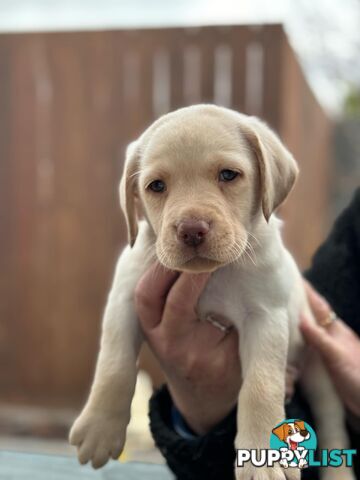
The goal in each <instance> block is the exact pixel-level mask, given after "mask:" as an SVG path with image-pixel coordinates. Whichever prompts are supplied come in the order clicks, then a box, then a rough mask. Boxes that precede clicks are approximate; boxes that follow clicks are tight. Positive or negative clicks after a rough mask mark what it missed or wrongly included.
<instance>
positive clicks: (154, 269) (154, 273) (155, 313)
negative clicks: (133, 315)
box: [135, 263, 179, 332]
mask: <svg viewBox="0 0 360 480" xmlns="http://www.w3.org/2000/svg"><path fill="white" fill-rule="evenodd" d="M178 276H179V274H178V273H177V272H173V271H170V270H166V269H165V268H164V267H162V266H161V265H160V264H159V263H154V265H152V266H151V267H150V268H149V269H148V270H147V271H146V272H145V273H144V275H143V276H142V277H141V279H140V280H139V282H138V284H137V287H136V290H135V308H136V312H137V314H138V316H139V319H140V323H141V326H142V328H143V330H144V332H147V331H149V330H151V329H153V328H155V327H156V326H157V325H158V324H159V323H160V322H161V317H162V313H163V309H164V305H165V301H166V297H167V294H168V292H169V290H170V289H171V287H172V286H173V284H174V282H175V281H176V279H177V278H178Z"/></svg>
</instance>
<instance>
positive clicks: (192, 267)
mask: <svg viewBox="0 0 360 480" xmlns="http://www.w3.org/2000/svg"><path fill="white" fill-rule="evenodd" d="M158 260H159V262H160V263H161V264H162V265H164V267H166V268H168V269H169V270H177V271H178V272H188V273H207V272H214V271H215V270H217V269H218V268H220V267H222V266H224V264H223V263H222V262H219V261H216V260H212V259H209V258H205V257H201V256H194V257H192V258H190V259H188V260H179V261H167V259H165V258H162V259H160V258H158Z"/></svg>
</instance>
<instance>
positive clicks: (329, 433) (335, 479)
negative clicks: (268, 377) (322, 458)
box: [301, 350, 355, 480]
mask: <svg viewBox="0 0 360 480" xmlns="http://www.w3.org/2000/svg"><path fill="white" fill-rule="evenodd" d="M301 384H302V387H303V389H304V392H305V393H306V397H307V399H308V401H309V404H310V407H311V411H312V413H313V415H314V420H315V425H314V428H315V429H316V434H317V437H318V441H319V448H320V449H321V450H322V449H327V450H332V449H344V448H349V438H348V435H347V432H346V428H345V419H344V408H343V405H342V404H341V401H340V399H339V397H338V395H337V393H336V391H335V388H334V386H333V384H332V382H331V379H330V377H329V374H328V372H327V371H326V368H325V366H324V364H323V362H322V360H321V358H320V357H319V355H318V354H317V353H316V352H315V351H313V350H312V351H311V352H309V358H308V359H307V365H306V369H305V371H304V373H303V375H302V378H301ZM321 479H322V480H355V476H354V473H353V471H352V469H351V468H347V467H345V466H341V467H327V468H323V469H322V471H321Z"/></svg>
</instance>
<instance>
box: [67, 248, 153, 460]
mask: <svg viewBox="0 0 360 480" xmlns="http://www.w3.org/2000/svg"><path fill="white" fill-rule="evenodd" d="M145 268H146V262H144V258H143V254H142V253H141V251H140V250H139V248H138V249H136V246H135V247H134V249H132V250H131V249H130V248H127V249H126V250H125V251H124V253H123V254H122V255H121V257H120V259H119V261H118V265H117V267H116V273H115V278H114V282H113V286H112V289H111V292H110V294H109V298H108V303H107V306H106V309H105V314H104V319H103V326H102V336H101V345H100V353H99V356H98V361H97V365H96V372H95V378H94V381H93V385H92V388H91V392H90V395H89V398H88V401H87V403H86V405H85V407H84V409H83V411H82V413H81V414H80V416H79V417H78V418H77V420H76V421H75V423H74V425H73V427H72V429H71V431H70V436H69V439H70V443H71V444H72V445H76V446H77V448H78V457H79V461H80V462H81V463H86V462H88V461H89V460H91V461H92V464H93V466H94V467H95V468H99V467H101V466H102V465H104V464H105V463H106V462H107V460H108V458H109V457H112V458H114V459H116V458H118V456H119V455H120V453H121V451H122V449H123V446H124V442H125V433H126V427H127V424H128V423H129V419H130V406H131V400H132V397H133V394H134V389H135V383H136V360H137V356H138V352H139V348H140V345H141V333H140V327H139V324H138V320H137V317H136V314H135V311H134V305H133V292H134V289H135V286H136V283H137V281H138V279H139V278H140V276H141V274H142V273H143V271H144V270H145Z"/></svg>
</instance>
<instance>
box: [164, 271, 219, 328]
mask: <svg viewBox="0 0 360 480" xmlns="http://www.w3.org/2000/svg"><path fill="white" fill-rule="evenodd" d="M209 276H210V274H209V273H199V274H196V275H195V274H189V273H182V274H181V275H180V276H179V278H178V279H177V280H176V282H175V283H174V285H173V286H172V288H171V290H170V292H169V294H168V296H167V299H166V303H165V307H164V313H163V321H162V328H163V329H164V330H167V331H168V332H169V333H170V334H177V333H178V332H179V331H181V330H184V329H188V327H189V322H194V321H198V320H197V315H196V312H195V310H196V305H197V303H198V300H199V297H200V295H201V293H202V291H203V289H204V287H205V285H206V283H207V281H208V279H209Z"/></svg>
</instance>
